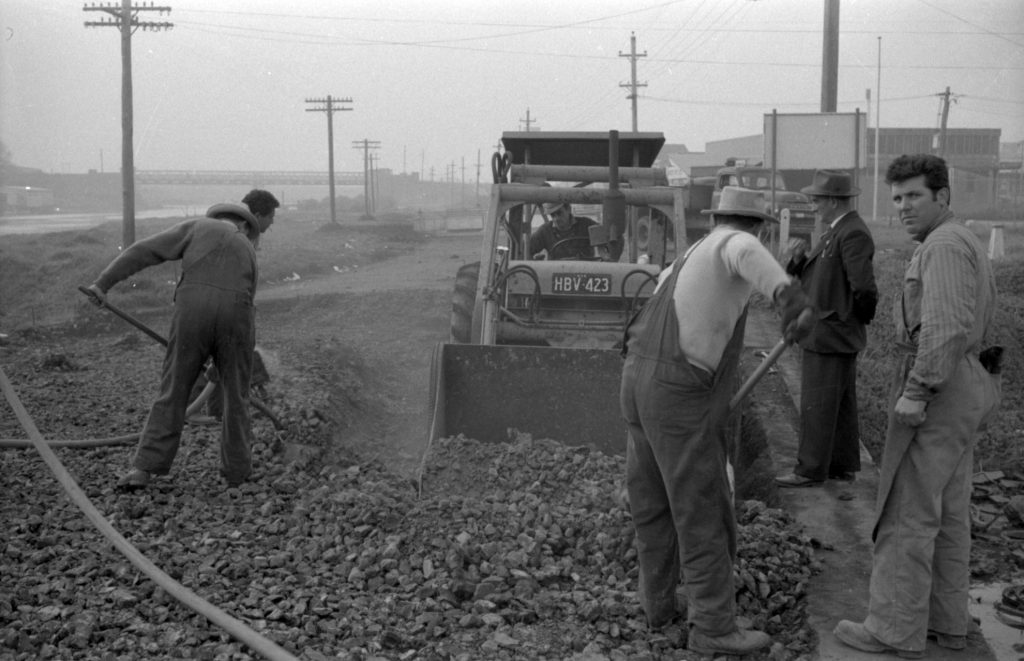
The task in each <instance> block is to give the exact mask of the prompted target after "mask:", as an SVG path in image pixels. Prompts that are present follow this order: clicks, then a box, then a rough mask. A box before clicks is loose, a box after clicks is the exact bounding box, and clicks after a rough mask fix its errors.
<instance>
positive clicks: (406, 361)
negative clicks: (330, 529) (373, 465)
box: [256, 234, 480, 476]
mask: <svg viewBox="0 0 1024 661" xmlns="http://www.w3.org/2000/svg"><path fill="white" fill-rule="evenodd" d="M479 244H480V235H479V234H451V235H437V236H434V237H431V238H430V239H428V240H427V241H426V242H424V243H423V244H421V245H419V246H417V247H416V248H415V249H414V250H413V251H412V252H411V253H409V254H406V255H403V256H401V257H397V258H394V259H390V260H386V261H383V262H378V263H374V264H370V265H367V266H365V267H360V268H352V269H349V270H346V271H344V272H341V273H336V274H333V275H331V276H328V277H321V278H314V279H299V280H296V281H293V282H287V283H284V284H280V285H277V286H273V287H269V288H264V289H263V290H261V291H260V292H259V294H258V295H257V301H256V304H257V310H258V313H257V314H258V319H259V322H258V326H259V331H258V334H259V337H258V343H259V345H260V346H261V347H263V348H265V349H267V350H268V352H269V353H270V356H271V363H272V364H273V365H275V366H276V367H277V370H278V372H279V374H280V377H281V379H282V385H283V386H284V387H288V388H293V389H298V390H302V389H307V390H308V389H310V388H316V387H317V386H313V385H312V384H313V382H314V381H316V382H327V383H329V384H331V385H330V386H329V388H330V392H311V393H310V397H311V398H313V399H314V401H317V400H319V401H321V402H322V404H321V406H322V407H323V408H324V409H326V410H324V411H323V413H324V414H325V417H329V418H330V419H331V420H332V421H333V422H335V423H336V424H337V425H338V428H340V429H341V430H342V438H341V439H339V441H340V443H341V444H342V445H344V446H348V447H353V448H355V449H356V450H358V451H359V452H360V454H363V455H370V456H375V457H378V458H380V459H381V460H382V461H384V463H385V464H386V465H388V466H389V467H390V468H392V469H393V470H396V471H398V472H400V473H402V474H404V475H409V476H412V475H414V473H415V472H416V470H417V469H418V467H419V464H420V460H421V457H422V454H423V452H424V450H425V449H426V409H427V396H428V392H429V374H430V356H431V352H432V351H433V349H434V346H435V345H436V344H437V343H438V342H441V341H446V340H447V338H448V332H449V313H450V310H451V294H452V287H453V283H454V277H455V272H456V271H457V270H458V267H459V266H461V265H462V264H463V263H466V262H470V261H476V260H477V259H479V257H478V253H479ZM328 366H333V369H329V368H328ZM314 376H316V377H318V379H313V378H312V377H314Z"/></svg>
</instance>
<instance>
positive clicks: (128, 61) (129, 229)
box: [82, 0, 174, 248]
mask: <svg viewBox="0 0 1024 661" xmlns="http://www.w3.org/2000/svg"><path fill="white" fill-rule="evenodd" d="M82 11H101V12H103V13H105V14H109V15H110V17H111V18H104V19H103V20H101V21H86V22H85V27H87V28H91V27H114V28H117V29H118V30H120V31H121V199H122V211H123V215H124V221H123V225H122V227H123V229H122V239H121V240H122V243H123V244H124V246H123V248H127V247H128V246H130V245H131V244H133V243H135V153H134V142H135V139H134V130H133V128H132V127H133V122H134V119H133V113H132V33H134V32H135V31H136V30H138V29H139V28H142V29H143V30H170V29H171V28H172V27H174V24H173V23H170V22H168V21H140V20H139V12H140V11H157V12H160V15H161V16H163V14H164V12H167V13H168V14H170V13H171V8H170V7H154V6H153V3H152V2H151V3H150V4H149V6H142V5H138V6H137V5H133V4H132V3H131V0H121V2H120V3H115V2H111V3H107V4H103V5H96V4H89V5H87V6H83V7H82Z"/></svg>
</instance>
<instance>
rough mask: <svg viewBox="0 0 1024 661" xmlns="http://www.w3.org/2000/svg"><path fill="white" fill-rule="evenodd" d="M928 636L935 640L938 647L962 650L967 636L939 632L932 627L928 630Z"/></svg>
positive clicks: (965, 646) (964, 647) (965, 644)
mask: <svg viewBox="0 0 1024 661" xmlns="http://www.w3.org/2000/svg"><path fill="white" fill-rule="evenodd" d="M928 637H929V638H931V639H932V640H934V641H935V644H936V645H938V646H939V647H945V648H946V649H947V650H962V649H966V648H967V636H954V635H953V634H950V633H939V632H938V631H935V630H933V629H929V630H928Z"/></svg>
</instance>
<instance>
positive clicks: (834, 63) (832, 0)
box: [821, 0, 839, 112]
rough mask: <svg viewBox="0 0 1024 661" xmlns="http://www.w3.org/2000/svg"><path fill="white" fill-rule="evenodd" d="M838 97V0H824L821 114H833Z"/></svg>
mask: <svg viewBox="0 0 1024 661" xmlns="http://www.w3.org/2000/svg"><path fill="white" fill-rule="evenodd" d="M838 96H839V0H825V30H824V40H823V42H822V48H821V112H835V111H836V104H837V102H838Z"/></svg>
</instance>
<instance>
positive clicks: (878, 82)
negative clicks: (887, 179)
mask: <svg viewBox="0 0 1024 661" xmlns="http://www.w3.org/2000/svg"><path fill="white" fill-rule="evenodd" d="M868 108H869V109H870V108H871V105H870V104H868ZM881 132H882V38H881V37H879V38H878V67H877V72H876V74H875V183H874V185H873V186H872V187H871V190H873V191H874V192H875V194H874V197H875V200H874V202H873V203H872V205H871V219H872V220H874V221H876V222H877V221H878V188H879V181H878V162H879V161H880V160H881V159H882V155H881V154H879V153H878V149H879V145H880V144H881V138H880V137H879V136H880V134H881Z"/></svg>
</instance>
